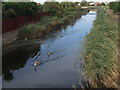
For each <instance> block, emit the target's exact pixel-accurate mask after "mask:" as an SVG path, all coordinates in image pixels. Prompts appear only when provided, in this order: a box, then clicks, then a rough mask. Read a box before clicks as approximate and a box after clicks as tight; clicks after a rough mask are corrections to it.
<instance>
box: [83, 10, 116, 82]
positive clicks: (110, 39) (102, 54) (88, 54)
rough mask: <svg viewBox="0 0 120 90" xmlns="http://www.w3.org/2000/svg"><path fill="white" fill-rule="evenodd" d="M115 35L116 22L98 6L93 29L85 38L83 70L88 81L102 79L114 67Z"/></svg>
mask: <svg viewBox="0 0 120 90" xmlns="http://www.w3.org/2000/svg"><path fill="white" fill-rule="evenodd" d="M117 36H118V25H117V22H116V23H115V22H113V21H111V20H110V17H109V15H108V14H107V13H106V11H105V10H104V9H103V8H100V9H99V10H98V13H97V19H96V21H95V22H94V26H93V29H92V30H91V33H90V34H88V35H87V36H86V39H85V40H86V41H85V52H84V54H85V55H84V61H85V68H84V72H85V75H86V78H87V79H88V80H89V81H90V82H96V81H99V80H102V79H103V78H104V77H105V76H108V75H109V73H111V70H112V69H113V70H114V69H116V68H115V67H113V63H116V62H117Z"/></svg>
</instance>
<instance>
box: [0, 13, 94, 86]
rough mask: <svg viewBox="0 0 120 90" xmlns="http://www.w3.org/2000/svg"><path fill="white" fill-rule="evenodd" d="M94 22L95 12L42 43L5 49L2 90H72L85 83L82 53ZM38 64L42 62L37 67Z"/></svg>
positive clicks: (11, 46) (27, 41)
mask: <svg viewBox="0 0 120 90" xmlns="http://www.w3.org/2000/svg"><path fill="white" fill-rule="evenodd" d="M95 19H96V11H90V12H89V13H87V14H86V15H82V16H81V18H79V19H77V20H76V22H75V23H74V24H71V25H67V26H66V28H62V29H61V30H60V31H56V32H53V33H51V34H49V35H47V36H46V37H45V38H44V39H43V40H26V41H16V42H13V43H11V45H8V46H6V47H4V48H3V49H4V51H3V62H2V63H3V66H2V70H3V71H2V82H3V88H72V86H73V85H75V84H77V83H78V82H83V77H84V76H83V74H82V73H83V71H82V60H81V56H80V53H81V52H82V51H83V50H84V45H83V43H84V39H85V36H86V35H87V34H89V33H90V31H91V28H92V27H93V22H94V20H95ZM49 53H51V54H49ZM35 60H36V61H39V62H40V65H39V66H37V67H34V66H33V61H35Z"/></svg>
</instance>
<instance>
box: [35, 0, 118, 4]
mask: <svg viewBox="0 0 120 90" xmlns="http://www.w3.org/2000/svg"><path fill="white" fill-rule="evenodd" d="M33 1H35V2H37V3H41V4H42V3H44V2H46V1H47V0H33ZM55 1H57V2H81V1H82V0H55ZM86 1H87V2H90V1H94V2H112V1H116V0H86Z"/></svg>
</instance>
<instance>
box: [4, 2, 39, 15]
mask: <svg viewBox="0 0 120 90" xmlns="http://www.w3.org/2000/svg"><path fill="white" fill-rule="evenodd" d="M2 9H3V16H7V17H11V16H16V15H17V16H19V15H25V16H29V15H33V14H35V13H36V12H37V10H38V7H37V5H36V3H34V2H5V3H3V5H2ZM11 10H12V11H11Z"/></svg>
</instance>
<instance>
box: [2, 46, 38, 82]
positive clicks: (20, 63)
mask: <svg viewBox="0 0 120 90" xmlns="http://www.w3.org/2000/svg"><path fill="white" fill-rule="evenodd" d="M39 47H40V45H39V44H33V45H29V46H24V47H18V48H16V49H15V50H14V51H12V52H10V53H8V54H6V55H4V56H3V62H2V63H3V64H2V66H3V67H2V69H3V70H2V71H3V72H2V73H3V78H4V79H5V80H7V81H9V80H12V79H14V77H13V73H14V70H20V69H22V68H24V66H25V64H26V63H27V60H28V58H29V57H30V56H35V55H36V53H37V52H38V51H39Z"/></svg>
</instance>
